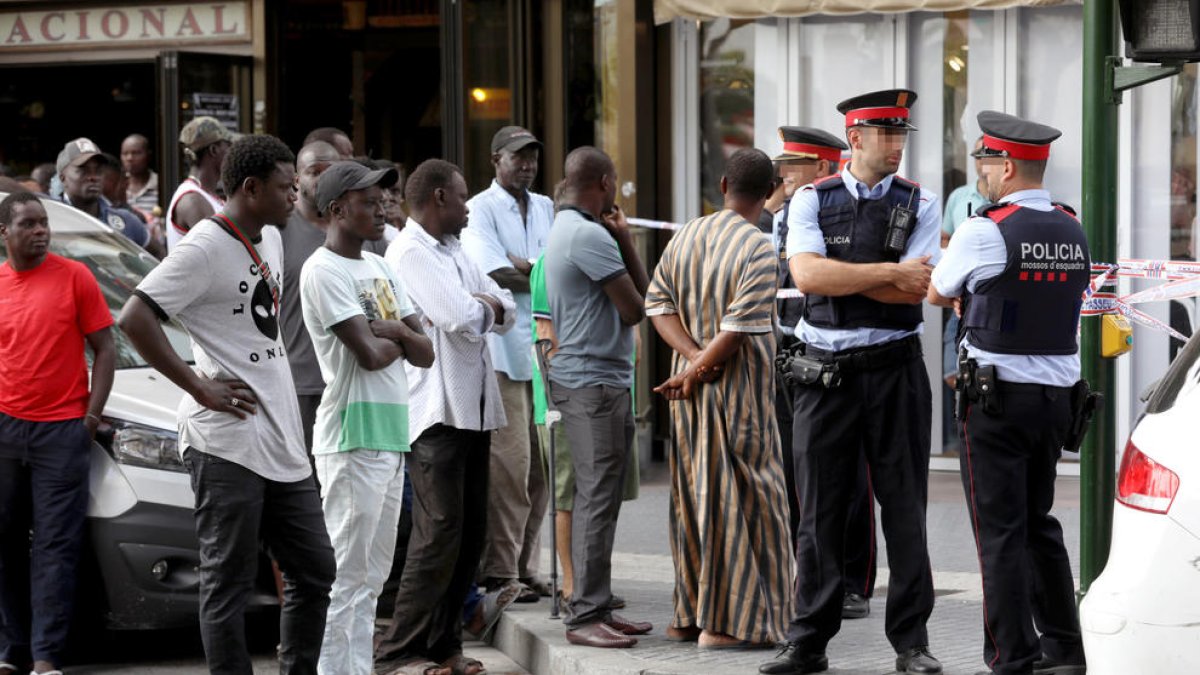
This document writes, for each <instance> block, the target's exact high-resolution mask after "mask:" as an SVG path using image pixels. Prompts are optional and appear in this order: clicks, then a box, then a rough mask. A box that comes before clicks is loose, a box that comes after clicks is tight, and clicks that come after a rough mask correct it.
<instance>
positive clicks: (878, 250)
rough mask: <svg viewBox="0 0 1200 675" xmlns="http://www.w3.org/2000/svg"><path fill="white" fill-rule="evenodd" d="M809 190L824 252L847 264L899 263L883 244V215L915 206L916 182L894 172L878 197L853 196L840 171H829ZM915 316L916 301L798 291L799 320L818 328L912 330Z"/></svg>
mask: <svg viewBox="0 0 1200 675" xmlns="http://www.w3.org/2000/svg"><path fill="white" fill-rule="evenodd" d="M814 189H816V191H817V199H818V201H819V203H820V211H818V213H817V224H818V225H819V226H820V228H821V234H822V236H824V237H825V257H827V258H830V259H833V260H843V261H845V262H852V263H877V262H899V260H900V256H899V255H898V254H895V253H889V252H888V251H886V250H885V249H884V246H883V242H884V237H885V236H886V235H887V225H888V216H889V214H890V213H891V210H892V207H893V206H896V205H900V206H911V208H912V209H913V210H914V211H916V210H918V208H919V205H920V201H921V188H920V186H919V185H917V184H916V183H913V182H911V181H907V180H905V179H903V178H901V177H899V176H896V177H894V178H893V179H892V184H891V186H890V187H889V188H888V191H887V192H886V193H885V194H884V195H883V197H881V198H879V199H856V198H855V197H853V196H851V194H850V191H849V190H847V189H846V184H845V182H844V181H843V180H842V177H841V174H835V175H833V176H829V177H828V178H825V179H822V180H819V181H817V182H816V183H815V184H814ZM915 227H916V226H915V225H914V229H915ZM921 318H922V312H921V305H920V304H917V305H901V304H892V303H886V302H878V301H876V300H872V299H870V298H868V297H867V296H865V295H858V294H856V295H846V296H840V297H829V296H825V295H817V294H812V293H810V294H806V295H805V296H804V320H805V322H806V323H808V324H809V325H812V326H817V327H820V328H888V329H894V330H915V329H916V327H917V326H918V325H920V323H921Z"/></svg>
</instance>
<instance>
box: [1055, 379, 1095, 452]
mask: <svg viewBox="0 0 1200 675" xmlns="http://www.w3.org/2000/svg"><path fill="white" fill-rule="evenodd" d="M1103 403H1104V394H1101V393H1100V392H1098V391H1092V389H1091V387H1090V386H1089V385H1088V382H1087V380H1080V381H1078V382H1076V383H1075V385H1074V386H1072V387H1071V430H1070V433H1069V434H1068V435H1067V438H1066V440H1064V441H1063V450H1068V451H1070V452H1079V446H1081V445H1083V437H1084V436H1086V435H1087V430H1088V427H1089V426H1090V425H1091V422H1092V417H1094V416H1095V415H1096V411H1097V410H1099V409H1100V406H1101V405H1103Z"/></svg>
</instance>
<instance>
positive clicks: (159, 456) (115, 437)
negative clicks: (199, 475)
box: [106, 420, 187, 472]
mask: <svg viewBox="0 0 1200 675" xmlns="http://www.w3.org/2000/svg"><path fill="white" fill-rule="evenodd" d="M106 421H107V422H108V423H109V424H110V425H112V446H111V447H112V454H113V457H114V458H116V460H117V461H118V462H120V463H121V464H129V465H131V466H145V467H149V468H151V469H166V470H168V471H179V472H186V471H187V469H185V468H184V466H183V461H182V460H181V459H180V458H179V434H178V433H176V432H174V431H166V430H164V429H155V428H154V427H148V426H144V425H141V424H135V423H133V422H126V421H124V420H106Z"/></svg>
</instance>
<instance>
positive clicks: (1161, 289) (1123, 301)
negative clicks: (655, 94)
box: [628, 218, 1200, 341]
mask: <svg viewBox="0 0 1200 675" xmlns="http://www.w3.org/2000/svg"><path fill="white" fill-rule="evenodd" d="M628 221H629V224H630V225H633V226H635V227H644V228H647V229H651V230H667V231H672V232H673V231H676V230H679V229H681V228H682V227H683V225H681V224H680V223H672V222H669V221H665V220H650V219H647V218H629V219H628ZM1092 274H1093V275H1094V276H1093V278H1092V281H1091V283H1090V284H1088V287H1087V289H1085V290H1084V292H1083V309H1082V311H1081V312H1080V315H1081V316H1099V315H1102V314H1121V315H1123V316H1125V317H1127V318H1128V319H1129V320H1130V321H1133V322H1135V323H1138V324H1141V325H1143V326H1147V327H1149V328H1154V329H1155V330H1160V331H1162V332H1164V333H1167V334H1168V335H1170V336H1171V337H1173V338H1175V339H1177V340H1181V341H1187V339H1188V338H1187V336H1186V335H1183V334H1182V333H1180V332H1179V331H1177V330H1175V329H1174V328H1171V326H1169V325H1167V324H1166V323H1165V322H1163V321H1160V320H1158V319H1156V318H1154V317H1152V316H1150V315H1149V314H1146V313H1145V312H1142V311H1140V310H1138V309H1136V308H1134V307H1133V306H1132V305H1134V304H1138V303H1143V302H1162V301H1167V300H1179V299H1182V298H1192V297H1197V296H1200V262H1196V261H1191V260H1147V259H1142V258H1121V259H1119V260H1118V261H1117V263H1116V264H1112V263H1092ZM1122 277H1123V278H1127V279H1166V280H1167V283H1165V284H1162V285H1161V286H1155V287H1153V288H1147V289H1145V290H1141V291H1138V292H1136V293H1130V294H1129V295H1126V296H1122V297H1117V294H1116V293H1111V292H1107V291H1101V290H1100V289H1102V288H1104V287H1106V286H1116V283H1117V280H1118V279H1119V278H1122ZM776 297H778V298H780V299H791V298H802V297H804V294H803V293H801V292H800V291H798V290H796V289H794V288H783V289H780V290H779V291H778V292H777V294H776Z"/></svg>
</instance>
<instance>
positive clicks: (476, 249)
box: [462, 180, 554, 382]
mask: <svg viewBox="0 0 1200 675" xmlns="http://www.w3.org/2000/svg"><path fill="white" fill-rule="evenodd" d="M467 208H468V209H469V211H470V213H469V215H468V216H467V218H468V220H467V227H466V228H465V229H464V230H463V232H462V244H463V250H465V251H466V252H467V257H469V258H470V259H471V261H472V262H474V263H475V264H476V265H478V266H479V267H480V268H481V269H482V270H483V271H484V273H486V274H491V273H492V272H495V271H496V270H498V269H501V268H504V267H512V266H513V263H512V261H511V260H509V259H508V256H509V254H512V255H513V256H514V257H517V258H521V259H522V260H528V261H530V263H532V262H533V261H535V260H537V259H538V258H540V257H541V255H542V252H543V251H545V250H546V241H547V239H549V237H550V226H551V225H552V224H553V223H554V203H553V202H551V201H550V198H549V197H546V196H545V195H539V194H536V193H533V192H530V193H529V208H528V210H527V211H526V218H525V220H522V219H521V208H520V206H519V205H518V204H517V199H516V197H513V196H512V194H510V193H509V192H508V190H505V189H504V188H502V187H500V184H499V183H497V182H496V181H495V180H493V181H492V184H491V186H490V187H488V189H486V190H484V191H483V192H480V193H479V194H477V195H475V196H474V197H472V198H471V199H470V200H469V201H468V202H467ZM513 300H514V301H515V302H516V303H517V323H516V325H515V326H513V329H512V330H510V331H508V332H507V333H505V334H503V335H496V334H495V333H488V336H487V341H488V348H489V349H490V350H491V352H492V364H493V366H494V367H495V369H496V370H498V371H500V372H502V373H504V374H505V375H507V376H508V378H509V379H510V380H516V381H519V382H528V381H530V380H532V379H533V349H532V347H533V332H532V329H531V327H530V326H531V322H532V321H533V318H532V313H531V312H530V311H529V306H530V296H529V294H528V293H513Z"/></svg>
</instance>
